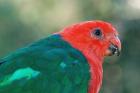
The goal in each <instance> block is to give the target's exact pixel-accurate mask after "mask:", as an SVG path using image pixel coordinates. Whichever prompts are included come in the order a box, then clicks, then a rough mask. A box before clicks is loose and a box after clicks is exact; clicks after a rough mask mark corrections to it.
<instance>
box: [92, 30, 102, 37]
mask: <svg viewBox="0 0 140 93" xmlns="http://www.w3.org/2000/svg"><path fill="white" fill-rule="evenodd" d="M94 34H95V35H96V36H101V35H102V32H101V30H100V29H95V31H94Z"/></svg>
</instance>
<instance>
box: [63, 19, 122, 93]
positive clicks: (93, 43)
mask: <svg viewBox="0 0 140 93" xmlns="http://www.w3.org/2000/svg"><path fill="white" fill-rule="evenodd" d="M98 30H99V31H100V32H99V31H98ZM95 31H96V32H97V33H96V32H95ZM60 34H61V36H62V37H63V39H64V40H66V41H67V42H69V43H70V44H71V45H72V46H73V47H74V48H76V49H78V50H80V51H81V52H82V53H83V54H84V55H85V57H86V58H87V60H88V62H89V65H90V72H91V80H90V84H89V91H88V93H98V92H99V89H100V87H101V84H102V63H103V59H104V56H106V55H111V52H110V51H109V47H110V46H111V45H112V44H113V45H115V46H116V47H118V49H119V50H120V49H121V43H120V40H119V39H118V37H117V36H118V33H117V31H116V29H115V28H114V27H113V26H112V25H111V24H110V23H107V22H103V21H87V22H83V23H79V24H75V25H72V26H69V27H67V28H65V29H64V30H63V31H61V32H60Z"/></svg>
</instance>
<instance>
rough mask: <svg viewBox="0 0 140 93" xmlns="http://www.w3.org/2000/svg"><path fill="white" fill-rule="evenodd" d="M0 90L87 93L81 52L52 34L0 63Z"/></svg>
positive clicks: (2, 92)
mask: <svg viewBox="0 0 140 93" xmlns="http://www.w3.org/2000/svg"><path fill="white" fill-rule="evenodd" d="M0 63H1V64H0V93H87V90H88V82H89V78H90V73H89V65H88V63H87V60H86V59H85V57H84V56H83V55H82V53H81V52H79V51H78V50H76V49H74V48H73V47H72V46H70V44H68V43H67V42H65V41H64V40H62V39H61V36H59V35H52V36H50V37H48V38H46V39H43V40H40V41H38V42H35V43H34V44H31V45H29V46H27V47H25V48H23V49H19V50H17V51H16V52H14V53H12V54H10V55H9V56H7V57H5V58H3V59H2V60H1V62H0Z"/></svg>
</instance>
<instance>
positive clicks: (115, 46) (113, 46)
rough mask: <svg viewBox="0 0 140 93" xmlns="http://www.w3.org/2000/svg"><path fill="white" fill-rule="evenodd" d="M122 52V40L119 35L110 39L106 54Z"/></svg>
mask: <svg viewBox="0 0 140 93" xmlns="http://www.w3.org/2000/svg"><path fill="white" fill-rule="evenodd" d="M120 53H121V42H120V40H119V38H118V37H115V38H114V39H112V40H111V41H110V45H109V47H108V49H107V50H106V53H105V56H112V55H117V56H119V55H120Z"/></svg>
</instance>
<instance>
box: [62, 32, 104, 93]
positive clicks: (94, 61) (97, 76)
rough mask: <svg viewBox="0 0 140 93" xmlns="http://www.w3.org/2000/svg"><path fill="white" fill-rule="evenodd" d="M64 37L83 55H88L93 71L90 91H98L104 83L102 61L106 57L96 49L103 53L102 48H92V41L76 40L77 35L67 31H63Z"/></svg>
mask: <svg viewBox="0 0 140 93" xmlns="http://www.w3.org/2000/svg"><path fill="white" fill-rule="evenodd" d="M61 36H62V38H63V39H64V40H65V41H67V42H68V43H70V44H71V45H72V46H73V47H74V48H76V49H78V50H79V51H81V52H82V53H83V55H84V56H85V57H86V59H87V61H88V63H89V65H90V72H91V79H90V82H89V90H88V93H98V92H99V89H100V87H101V84H102V76H103V75H102V72H103V70H102V63H103V59H104V57H103V56H102V55H101V54H97V53H96V51H97V50H98V53H101V49H97V48H95V49H96V50H95V49H94V48H92V47H91V45H90V43H87V42H83V43H81V42H77V40H75V37H74V36H72V35H70V36H69V35H68V34H65V33H61Z"/></svg>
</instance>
